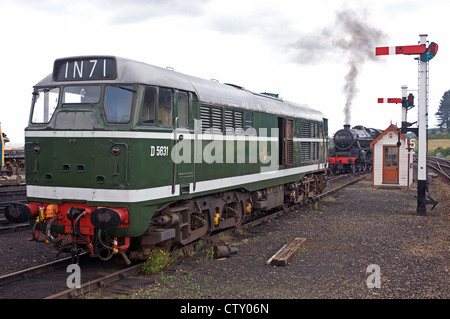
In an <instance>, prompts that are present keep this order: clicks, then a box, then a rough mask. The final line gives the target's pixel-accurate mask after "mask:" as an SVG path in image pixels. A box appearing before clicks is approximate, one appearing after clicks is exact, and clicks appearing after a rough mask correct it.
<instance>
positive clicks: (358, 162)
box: [329, 124, 381, 173]
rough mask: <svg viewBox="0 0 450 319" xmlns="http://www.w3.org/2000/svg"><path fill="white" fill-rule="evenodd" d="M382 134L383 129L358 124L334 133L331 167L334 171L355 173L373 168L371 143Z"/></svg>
mask: <svg viewBox="0 0 450 319" xmlns="http://www.w3.org/2000/svg"><path fill="white" fill-rule="evenodd" d="M380 134H381V131H380V130H378V129H373V128H366V127H364V126H362V125H358V126H355V127H353V128H352V129H350V125H348V124H347V125H344V129H342V130H339V131H337V132H336V134H334V137H333V144H334V145H333V146H332V148H330V150H329V167H330V169H331V171H332V172H333V173H341V172H349V173H355V172H360V171H366V170H371V169H372V163H373V162H372V150H371V149H370V143H371V142H372V141H373V140H374V139H376V138H377V137H378V135H380Z"/></svg>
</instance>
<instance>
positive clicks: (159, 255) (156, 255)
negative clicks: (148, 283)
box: [142, 250, 183, 275]
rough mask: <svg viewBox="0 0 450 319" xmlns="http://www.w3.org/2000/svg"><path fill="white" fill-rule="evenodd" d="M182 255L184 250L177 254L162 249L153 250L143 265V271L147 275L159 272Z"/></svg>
mask: <svg viewBox="0 0 450 319" xmlns="http://www.w3.org/2000/svg"><path fill="white" fill-rule="evenodd" d="M182 255H183V252H182V251H180V252H178V253H177V254H175V255H174V254H171V253H169V252H166V251H162V250H155V251H152V252H151V253H150V256H149V257H148V259H147V260H146V261H145V262H144V264H143V265H142V272H144V273H145V274H146V275H150V274H154V273H158V272H160V271H162V270H163V269H165V268H167V267H169V266H170V265H171V264H173V263H174V262H175V261H176V260H177V259H178V257H181V256H182Z"/></svg>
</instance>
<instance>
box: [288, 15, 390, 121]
mask: <svg viewBox="0 0 450 319" xmlns="http://www.w3.org/2000/svg"><path fill="white" fill-rule="evenodd" d="M385 38H386V35H385V34H384V33H383V32H382V31H380V30H378V29H376V28H374V27H372V26H370V25H369V24H368V22H367V18H366V14H362V13H358V12H356V11H354V10H340V11H337V12H336V19H335V22H334V25H331V26H326V27H324V28H323V29H322V30H320V31H319V32H315V33H313V34H305V35H302V36H301V37H300V39H299V40H298V41H297V42H295V43H293V44H292V45H291V48H293V49H294V50H296V53H297V58H296V61H297V62H299V63H302V64H310V63H315V62H317V61H318V59H324V58H330V57H334V58H336V54H339V57H342V56H344V57H345V58H346V59H347V66H348V71H347V74H346V75H345V77H344V80H345V84H344V86H343V91H344V94H345V97H346V101H345V107H344V114H345V124H350V120H351V107H352V102H353V99H354V98H355V96H356V94H357V93H358V89H357V86H356V84H357V78H358V75H359V74H360V73H361V71H362V67H363V65H364V63H365V62H367V61H375V47H376V46H377V44H379V43H380V42H382V41H385ZM336 48H337V49H339V50H338V51H339V52H336V51H337V50H336Z"/></svg>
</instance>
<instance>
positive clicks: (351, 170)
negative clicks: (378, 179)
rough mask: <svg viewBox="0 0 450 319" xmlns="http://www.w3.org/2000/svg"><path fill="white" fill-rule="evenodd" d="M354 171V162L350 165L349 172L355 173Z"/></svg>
mask: <svg viewBox="0 0 450 319" xmlns="http://www.w3.org/2000/svg"><path fill="white" fill-rule="evenodd" d="M355 172H356V165H355V164H352V165H350V173H352V174H355Z"/></svg>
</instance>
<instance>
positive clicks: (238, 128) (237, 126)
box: [234, 111, 244, 135]
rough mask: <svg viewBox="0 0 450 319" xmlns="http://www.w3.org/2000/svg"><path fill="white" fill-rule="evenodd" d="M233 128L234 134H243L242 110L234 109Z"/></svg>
mask: <svg viewBox="0 0 450 319" xmlns="http://www.w3.org/2000/svg"><path fill="white" fill-rule="evenodd" d="M234 130H235V133H236V135H242V134H244V116H243V114H242V112H239V111H234Z"/></svg>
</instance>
